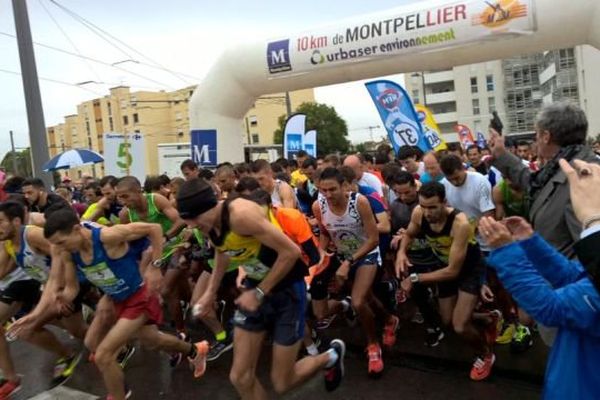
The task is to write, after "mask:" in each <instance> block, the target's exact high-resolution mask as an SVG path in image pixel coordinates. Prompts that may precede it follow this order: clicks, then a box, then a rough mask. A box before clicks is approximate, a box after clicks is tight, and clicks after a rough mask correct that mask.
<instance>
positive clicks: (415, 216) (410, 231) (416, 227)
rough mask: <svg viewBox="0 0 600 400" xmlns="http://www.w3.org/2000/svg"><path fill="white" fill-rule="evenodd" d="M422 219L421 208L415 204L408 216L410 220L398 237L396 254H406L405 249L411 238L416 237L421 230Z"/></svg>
mask: <svg viewBox="0 0 600 400" xmlns="http://www.w3.org/2000/svg"><path fill="white" fill-rule="evenodd" d="M422 219H423V210H422V209H421V206H416V207H415V209H414V210H413V212H412V214H411V216H410V222H409V223H408V226H407V227H406V230H405V231H404V234H403V235H402V239H400V246H398V253H397V254H404V255H406V250H407V249H408V247H409V246H410V244H411V243H412V241H413V239H414V238H416V237H417V235H418V234H419V232H420V231H421V220H422Z"/></svg>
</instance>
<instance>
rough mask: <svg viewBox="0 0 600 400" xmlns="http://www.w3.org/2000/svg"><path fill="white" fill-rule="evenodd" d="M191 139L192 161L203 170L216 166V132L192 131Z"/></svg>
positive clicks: (210, 130)
mask: <svg viewBox="0 0 600 400" xmlns="http://www.w3.org/2000/svg"><path fill="white" fill-rule="evenodd" d="M191 137H192V160H194V162H195V163H196V164H197V165H198V166H200V167H204V168H215V167H216V166H217V131H216V130H214V129H194V130H192V132H191Z"/></svg>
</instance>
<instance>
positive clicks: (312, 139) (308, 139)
mask: <svg viewBox="0 0 600 400" xmlns="http://www.w3.org/2000/svg"><path fill="white" fill-rule="evenodd" d="M304 151H306V152H307V153H308V155H309V156H311V157H317V131H315V130H314V129H313V130H312V131H308V132H306V134H305V135H304Z"/></svg>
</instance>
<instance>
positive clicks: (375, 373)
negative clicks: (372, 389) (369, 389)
mask: <svg viewBox="0 0 600 400" xmlns="http://www.w3.org/2000/svg"><path fill="white" fill-rule="evenodd" d="M367 356H368V357H369V376H370V377H372V378H378V377H379V376H381V374H382V373H383V359H382V357H381V347H380V346H379V344H377V343H372V344H370V345H369V346H368V347H367Z"/></svg>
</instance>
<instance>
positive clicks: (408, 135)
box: [365, 80, 431, 154]
mask: <svg viewBox="0 0 600 400" xmlns="http://www.w3.org/2000/svg"><path fill="white" fill-rule="evenodd" d="M365 86H366V87H367V90H368V91H369V94H370V95H371V98H372V99H373V102H374V103H375V107H376V108H377V111H379V116H380V117H381V120H382V121H383V124H384V126H385V129H386V130H387V132H388V137H389V139H390V142H391V143H392V146H393V147H394V151H395V152H396V154H397V153H398V150H399V149H400V147H402V146H418V147H419V148H420V149H421V150H423V151H424V152H427V151H429V150H431V146H430V145H429V142H428V141H427V139H426V138H425V135H424V133H423V130H422V128H421V124H420V123H419V118H418V116H417V113H416V111H415V108H414V107H413V103H412V101H411V99H410V97H409V96H408V94H406V91H405V90H404V89H403V88H402V87H401V86H400V85H398V84H397V83H395V82H391V81H385V80H380V81H372V82H367V83H366V84H365Z"/></svg>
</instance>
